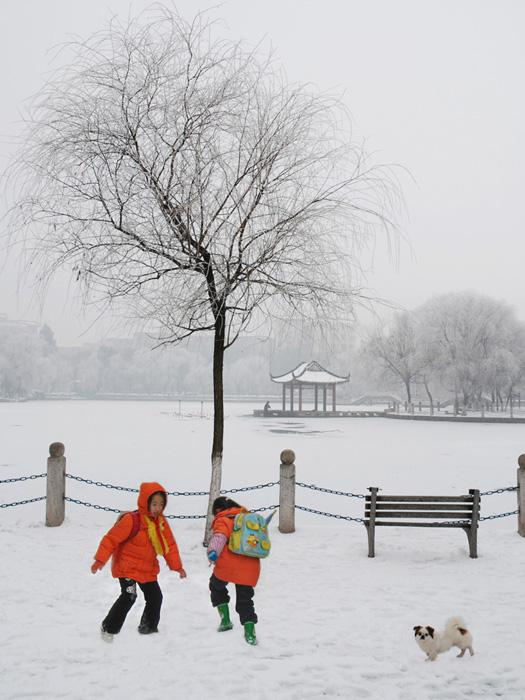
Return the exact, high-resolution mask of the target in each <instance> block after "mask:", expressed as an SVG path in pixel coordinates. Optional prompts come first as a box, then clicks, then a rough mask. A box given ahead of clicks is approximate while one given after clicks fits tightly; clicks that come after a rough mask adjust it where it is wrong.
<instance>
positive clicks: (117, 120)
mask: <svg viewBox="0 0 525 700" xmlns="http://www.w3.org/2000/svg"><path fill="white" fill-rule="evenodd" d="M149 12H150V14H146V15H141V16H139V17H138V18H137V19H132V20H130V21H129V22H128V23H126V24H125V25H122V24H119V23H118V22H117V21H113V22H112V23H110V24H109V25H108V26H107V28H106V29H105V30H103V31H102V32H101V33H98V34H96V35H94V36H92V37H91V38H89V39H88V40H86V41H81V42H78V43H73V44H71V45H68V47H66V51H69V54H68V55H69V56H70V58H68V59H67V60H66V61H64V60H63V58H61V60H62V62H63V64H64V65H63V67H61V68H58V69H57V70H56V72H55V73H54V74H53V75H52V76H51V78H50V79H49V82H48V83H47V84H46V85H45V87H44V88H43V89H42V90H41V91H40V93H39V94H38V95H37V96H36V98H35V99H34V100H33V102H32V104H31V105H30V109H29V113H28V116H27V129H26V131H25V133H24V134H23V136H22V141H23V144H24V145H23V147H22V148H21V151H20V153H19V156H18V158H17V160H16V163H15V165H14V168H13V169H12V171H11V186H12V187H14V188H15V191H16V193H17V194H16V216H15V219H14V221H13V227H12V228H13V229H14V230H16V231H22V232H23V236H24V242H25V247H26V250H29V251H31V257H30V261H31V264H32V266H33V268H35V267H36V268H37V269H39V271H40V272H39V274H40V275H41V278H42V279H43V280H49V278H50V275H52V274H53V273H54V272H55V271H56V270H58V269H59V268H60V269H63V268H64V267H66V268H68V269H70V270H71V271H72V274H73V277H74V279H76V280H77V281H78V283H79V285H83V287H82V289H83V291H84V292H85V293H86V300H91V301H93V300H95V301H98V302H103V303H107V304H110V305H111V306H113V308H117V309H119V313H120V314H128V315H129V317H130V318H131V319H133V320H134V321H138V320H141V321H143V322H144V323H145V324H147V326H148V327H149V329H150V331H151V328H152V326H154V327H155V329H156V330H155V332H156V333H158V339H159V342H161V343H174V342H177V341H180V340H181V339H183V338H186V337H188V336H190V335H192V334H194V333H197V332H206V333H210V334H212V335H213V338H214V351H213V386H214V428H213V445H212V451H211V460H212V478H211V486H210V506H211V503H212V502H213V499H214V498H215V497H216V496H217V495H218V493H219V490H220V484H221V471H222V455H223V435H224V410H223V359H224V353H225V350H226V349H227V348H228V347H229V346H230V345H231V344H232V343H233V342H234V341H235V339H236V338H237V337H238V336H239V333H240V332H241V331H246V330H249V329H250V324H252V325H253V324H254V323H255V322H257V323H260V322H261V319H263V320H264V319H268V318H269V317H271V316H278V317H280V318H283V317H285V315H286V314H287V313H289V314H290V315H293V316H294V317H296V318H297V317H301V316H302V317H307V318H311V319H317V318H319V319H323V321H326V320H327V319H331V320H334V319H335V320H337V319H338V318H343V317H347V316H348V313H349V311H350V310H351V308H352V305H353V304H354V302H355V301H356V300H357V299H359V297H360V294H361V283H362V281H361V272H362V267H361V264H360V251H361V250H362V249H361V246H362V245H363V244H366V242H367V240H369V238H370V236H375V235H376V234H377V233H378V227H379V228H380V229H381V231H382V232H385V233H386V234H387V235H388V236H389V234H390V233H392V232H394V234H395V232H396V226H395V223H394V218H395V215H396V212H397V209H396V207H397V204H398V195H399V190H398V187H397V181H396V179H395V177H393V176H392V171H391V169H390V168H389V167H381V166H376V165H373V164H371V163H370V161H369V160H368V159H367V157H366V156H365V154H364V153H363V152H362V149H361V148H360V146H359V145H358V144H356V143H355V142H353V141H352V138H351V135H350V132H349V119H348V115H347V114H346V112H345V109H344V108H343V107H342V105H341V103H340V101H339V100H338V99H335V98H332V97H330V96H328V95H324V94H321V93H319V92H317V91H315V90H314V89H313V88H311V87H307V86H302V85H290V84H288V82H287V80H286V78H285V76H284V73H283V72H282V71H281V70H279V69H278V68H277V67H276V66H275V64H274V62H273V60H272V58H271V56H264V55H261V54H260V52H259V51H257V50H255V51H254V50H250V49H248V48H247V47H246V46H245V45H244V44H241V43H235V42H232V41H230V40H227V39H226V40H225V39H224V38H217V32H218V31H219V30H220V27H219V26H218V25H217V24H215V23H214V22H210V21H208V20H207V19H206V18H205V17H203V16H202V15H198V16H197V17H196V18H195V19H194V20H193V21H191V22H187V21H185V20H184V19H182V18H181V17H180V16H179V15H178V14H176V13H174V12H173V11H171V10H168V9H166V8H162V7H160V6H159V7H157V8H156V9H155V10H154V11H152V10H150V11H149ZM63 55H64V54H62V55H61V57H62V56H63ZM209 515H210V511H209V513H208V521H207V524H208V525H209V522H210V517H209Z"/></svg>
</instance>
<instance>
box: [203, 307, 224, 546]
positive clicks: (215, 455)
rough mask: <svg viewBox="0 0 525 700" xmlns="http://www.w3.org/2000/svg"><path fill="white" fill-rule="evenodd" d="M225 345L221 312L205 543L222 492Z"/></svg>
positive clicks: (217, 328)
mask: <svg viewBox="0 0 525 700" xmlns="http://www.w3.org/2000/svg"><path fill="white" fill-rule="evenodd" d="M224 345H225V318H224V314H222V313H221V314H219V316H218V317H217V319H216V322H215V336H214V342H213V444H212V448H211V482H210V497H209V500H208V513H207V516H206V529H205V533H204V544H205V545H207V544H208V542H209V541H210V537H211V524H212V522H213V512H212V507H213V501H214V500H215V499H216V498H218V496H219V495H220V492H221V481H222V453H223V449H224Z"/></svg>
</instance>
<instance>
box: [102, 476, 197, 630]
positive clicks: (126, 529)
mask: <svg viewBox="0 0 525 700" xmlns="http://www.w3.org/2000/svg"><path fill="white" fill-rule="evenodd" d="M167 502H168V497H167V494H166V491H165V490H164V489H163V488H162V486H161V485H160V484H157V483H155V482H153V483H145V484H141V485H140V491H139V497H138V506H139V508H138V512H137V511H135V512H134V513H125V514H124V515H122V517H120V518H119V520H118V521H117V522H116V523H115V525H113V527H112V528H111V530H110V531H109V532H108V533H107V535H104V537H103V538H102V541H101V542H100V545H99V548H98V550H97V553H96V554H95V562H94V563H93V565H92V567H91V571H92V572H93V573H94V574H96V572H97V571H98V570H99V569H102V567H103V566H104V565H105V564H106V562H107V561H108V559H109V558H110V557H111V555H113V561H112V564H111V573H112V575H113V577H114V578H118V580H119V583H120V590H121V594H120V596H119V597H118V598H117V600H116V601H115V603H114V604H113V607H112V608H111V610H110V611H109V612H108V614H107V615H106V617H105V618H104V620H103V621H102V625H101V628H100V631H101V634H102V639H103V640H104V641H106V642H112V641H113V635H114V634H118V633H119V632H120V630H121V628H122V625H123V624H124V621H125V619H126V615H127V614H128V612H129V611H130V610H131V608H132V606H133V604H134V603H135V601H136V600H137V585H138V586H139V588H140V590H141V591H142V593H143V594H144V599H145V601H146V606H145V608H144V612H143V613H142V618H141V620H140V623H139V627H138V631H139V632H140V634H152V633H153V632H158V631H159V630H158V624H159V619H160V608H161V605H162V591H161V590H160V586H159V584H158V583H157V575H158V573H159V562H158V559H157V555H159V554H161V555H162V556H163V557H164V558H165V560H166V564H167V565H168V567H169V568H170V569H172V570H173V571H177V572H178V574H179V576H180V578H186V572H185V571H184V569H183V568H182V562H181V559H180V556H179V550H178V547H177V543H176V542H175V538H174V537H173V534H172V532H171V529H170V526H169V524H168V521H167V520H166V518H165V517H164V515H163V514H162V513H163V511H164V509H165V507H166V504H167Z"/></svg>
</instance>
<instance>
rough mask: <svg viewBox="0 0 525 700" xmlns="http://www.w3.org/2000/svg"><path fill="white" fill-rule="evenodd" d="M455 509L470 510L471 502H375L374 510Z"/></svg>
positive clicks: (367, 505)
mask: <svg viewBox="0 0 525 700" xmlns="http://www.w3.org/2000/svg"><path fill="white" fill-rule="evenodd" d="M366 508H368V509H369V508H370V504H368V503H367V504H366ZM447 509H448V510H456V511H466V512H469V513H471V512H472V503H413V502H410V503H389V502H387V501H384V502H383V503H376V511H377V512H378V513H382V512H383V511H385V510H421V511H436V510H447Z"/></svg>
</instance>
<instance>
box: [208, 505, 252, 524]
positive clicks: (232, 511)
mask: <svg viewBox="0 0 525 700" xmlns="http://www.w3.org/2000/svg"><path fill="white" fill-rule="evenodd" d="M247 512H248V511H247V510H246V508H245V507H244V506H240V507H239V508H228V509H227V510H221V511H219V512H218V513H217V515H216V516H215V517H214V518H213V523H212V526H213V524H214V523H215V521H216V520H219V518H233V517H235V516H236V515H238V514H239V513H247Z"/></svg>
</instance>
